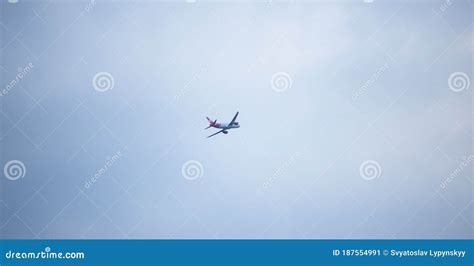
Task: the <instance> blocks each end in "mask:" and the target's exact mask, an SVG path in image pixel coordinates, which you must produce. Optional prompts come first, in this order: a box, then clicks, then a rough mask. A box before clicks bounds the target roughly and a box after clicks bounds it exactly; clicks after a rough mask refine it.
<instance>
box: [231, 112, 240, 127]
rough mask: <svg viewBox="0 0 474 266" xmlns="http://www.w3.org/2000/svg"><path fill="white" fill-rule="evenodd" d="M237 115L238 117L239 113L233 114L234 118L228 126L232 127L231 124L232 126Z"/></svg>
mask: <svg viewBox="0 0 474 266" xmlns="http://www.w3.org/2000/svg"><path fill="white" fill-rule="evenodd" d="M238 115H239V112H237V113H236V114H235V116H234V118H233V119H232V121H230V123H229V126H232V124H234V122H235V119H237V116H238Z"/></svg>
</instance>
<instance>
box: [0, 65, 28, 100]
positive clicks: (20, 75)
mask: <svg viewBox="0 0 474 266" xmlns="http://www.w3.org/2000/svg"><path fill="white" fill-rule="evenodd" d="M34 67H35V66H34V65H33V63H29V64H28V65H27V66H26V67H19V68H18V73H17V74H16V75H15V78H14V79H12V80H11V81H10V83H8V84H7V86H5V88H4V89H3V90H1V91H0V96H5V95H7V94H8V93H9V92H10V91H11V90H12V89H13V88H14V87H15V86H16V85H17V84H18V83H19V82H20V81H21V80H22V79H23V78H25V77H26V74H28V73H29V72H30V71H31V70H32V69H33V68H34Z"/></svg>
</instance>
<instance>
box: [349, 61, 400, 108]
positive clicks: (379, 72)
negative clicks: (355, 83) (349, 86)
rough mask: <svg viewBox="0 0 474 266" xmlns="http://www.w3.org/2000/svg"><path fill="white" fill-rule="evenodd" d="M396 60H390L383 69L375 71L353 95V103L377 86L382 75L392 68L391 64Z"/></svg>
mask: <svg viewBox="0 0 474 266" xmlns="http://www.w3.org/2000/svg"><path fill="white" fill-rule="evenodd" d="M394 61H395V60H394V59H393V58H390V61H388V62H385V63H384V64H383V65H382V66H381V67H379V68H378V69H377V71H375V72H374V73H373V74H372V76H371V77H370V78H369V79H368V80H366V81H365V82H364V84H363V85H362V86H361V87H360V88H359V89H357V91H356V92H355V93H354V94H353V95H352V101H356V100H357V99H358V98H359V97H360V96H362V95H364V94H365V93H366V92H367V90H368V89H369V88H370V87H371V86H372V85H374V84H375V82H376V81H377V80H378V79H379V78H380V77H382V75H383V74H384V73H385V72H386V71H387V70H388V69H389V68H390V66H391V64H392V63H394Z"/></svg>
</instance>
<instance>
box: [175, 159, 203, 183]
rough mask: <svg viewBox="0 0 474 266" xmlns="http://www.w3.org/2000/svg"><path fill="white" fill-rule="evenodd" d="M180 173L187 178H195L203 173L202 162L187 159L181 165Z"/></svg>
mask: <svg viewBox="0 0 474 266" xmlns="http://www.w3.org/2000/svg"><path fill="white" fill-rule="evenodd" d="M181 174H182V175H183V177H184V178H185V179H187V180H191V181H193V180H196V179H198V178H201V177H202V176H203V174H204V167H203V166H202V163H201V162H199V161H196V160H189V161H187V162H185V163H184V164H183V166H182V167H181Z"/></svg>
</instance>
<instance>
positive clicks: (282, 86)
mask: <svg viewBox="0 0 474 266" xmlns="http://www.w3.org/2000/svg"><path fill="white" fill-rule="evenodd" d="M271 82H272V88H273V90H274V91H276V92H283V91H285V90H287V89H289V88H291V85H292V83H293V81H292V80H291V77H290V75H289V74H288V73H286V72H277V73H275V74H273V76H272V81H271Z"/></svg>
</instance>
